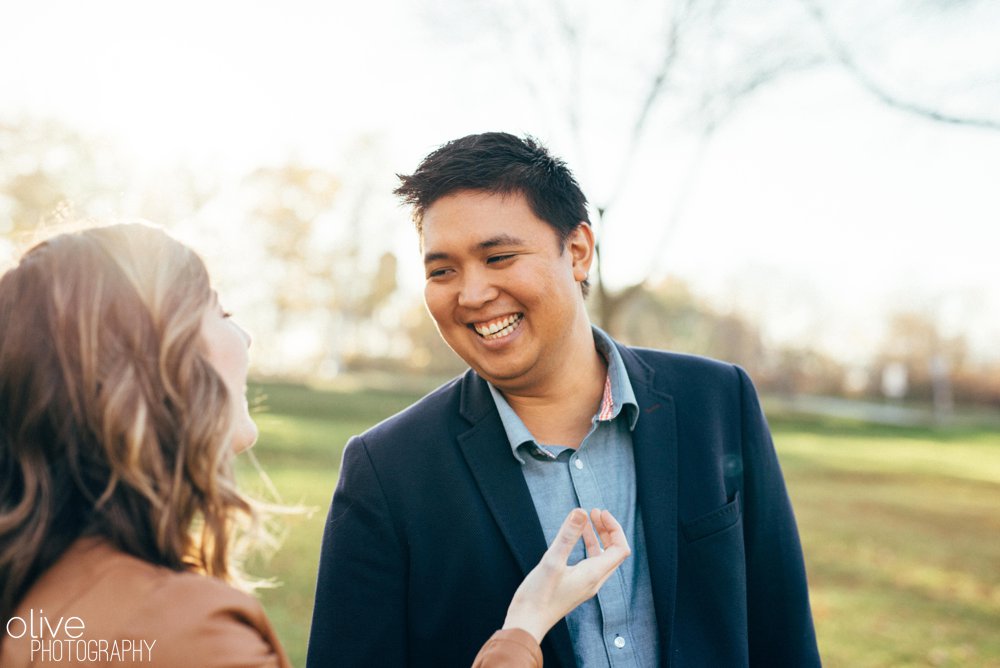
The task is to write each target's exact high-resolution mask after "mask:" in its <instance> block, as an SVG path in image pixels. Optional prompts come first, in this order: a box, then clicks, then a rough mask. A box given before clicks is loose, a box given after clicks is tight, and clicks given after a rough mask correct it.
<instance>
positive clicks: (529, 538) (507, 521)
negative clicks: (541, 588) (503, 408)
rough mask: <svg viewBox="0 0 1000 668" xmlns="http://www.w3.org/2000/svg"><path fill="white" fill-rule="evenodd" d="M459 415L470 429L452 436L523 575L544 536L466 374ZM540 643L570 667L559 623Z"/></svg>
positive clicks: (480, 385) (501, 437) (486, 397)
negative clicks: (455, 437)
mask: <svg viewBox="0 0 1000 668" xmlns="http://www.w3.org/2000/svg"><path fill="white" fill-rule="evenodd" d="M459 410H460V412H461V413H462V416H463V417H464V418H465V419H466V420H468V421H469V422H471V423H472V426H471V427H470V428H469V429H468V430H467V431H465V432H463V433H461V434H459V436H458V442H459V446H460V447H461V450H462V454H463V455H464V457H465V460H466V462H467V463H468V465H469V468H470V469H471V470H472V475H473V477H475V479H476V482H477V483H478V485H479V490H480V491H481V492H482V495H483V498H484V499H485V500H486V506H487V508H489V511H490V513H491V514H492V515H493V519H494V520H496V523H497V525H498V526H499V527H500V532H501V533H502V534H503V536H504V538H505V539H506V541H507V544H508V545H509V546H510V549H511V552H513V554H514V559H515V560H516V561H517V564H518V566H520V567H521V572H522V573H523V574H524V575H527V574H528V571H530V570H531V569H532V568H534V567H535V565H537V564H538V562H539V560H541V558H542V555H543V554H544V553H545V549H546V544H545V535H544V534H543V533H542V526H541V524H540V523H539V522H538V514H537V512H536V511H535V504H534V502H533V501H532V500H531V492H530V491H529V490H528V484H527V483H526V482H525V481H524V475H523V474H522V473H521V468H520V465H519V464H518V463H517V460H516V459H514V457H513V456H512V455H511V452H510V443H509V442H508V440H507V433H506V432H505V431H504V428H503V423H502V422H501V421H500V414H499V413H498V412H497V410H496V404H494V402H493V397H492V395H490V391H489V388H488V387H487V386H486V381H484V380H483V379H482V378H480V377H479V376H478V375H476V374H475V373H473V372H472V371H469V372H467V373H466V374H465V376H464V377H463V379H462V393H461V399H460V407H459ZM545 640H546V642H549V643H551V646H552V648H553V650H554V651H555V653H556V655H557V656H558V657H559V660H560V663H562V664H563V665H564V666H573V665H575V663H576V659H575V658H574V653H573V645H572V643H571V642H570V638H569V630H568V628H567V627H566V623H565V622H559V623H558V624H557V625H556V626H555V627H553V629H552V630H551V631H550V632H549V634H548V635H547V636H546V638H545ZM543 644H544V643H543Z"/></svg>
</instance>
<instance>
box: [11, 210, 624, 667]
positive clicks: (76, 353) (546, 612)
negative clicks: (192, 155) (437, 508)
mask: <svg viewBox="0 0 1000 668" xmlns="http://www.w3.org/2000/svg"><path fill="white" fill-rule="evenodd" d="M249 345H250V337H249V336H248V335H247V333H246V332H245V331H244V330H243V329H241V328H240V327H239V326H238V325H237V324H236V323H235V322H234V321H233V319H232V318H231V317H230V315H229V314H228V313H226V311H225V310H224V309H223V307H222V305H221V304H220V302H219V299H218V296H217V295H216V294H215V292H214V291H213V290H212V288H211V285H210V283H209V278H208V274H207V272H206V270H205V266H204V264H203V263H202V261H201V260H200V259H199V258H198V256H197V255H195V254H194V253H193V252H192V251H191V250H190V249H189V248H187V247H186V246H184V245H183V244H181V243H179V242H177V241H176V240H174V239H172V238H171V237H169V236H168V235H166V234H165V233H164V232H162V231H161V230H159V229H157V228H153V227H148V226H145V225H137V224H131V225H115V226H110V227H98V228H91V229H87V230H84V231H80V232H74V233H68V234H62V235H59V236H56V237H54V238H52V239H50V240H48V241H45V242H43V243H41V244H39V245H37V246H35V247H34V248H32V249H31V250H29V251H28V252H27V253H26V254H25V255H24V256H23V257H22V258H21V260H20V262H19V264H18V265H17V266H16V267H15V268H13V269H11V270H10V271H8V272H7V273H6V274H4V275H3V277H2V278H0V622H2V623H3V624H4V626H3V627H0V666H4V668H18V667H20V666H28V665H34V664H40V663H50V662H52V663H55V662H66V663H84V664H87V665H122V664H123V663H132V662H134V663H141V664H148V665H153V666H204V667H211V666H286V665H288V660H287V658H286V655H285V652H284V650H283V649H282V647H281V644H280V643H279V641H278V639H277V637H276V636H275V633H274V630H273V629H272V627H271V625H270V623H269V622H268V620H267V618H266V616H265V615H264V612H263V609H262V608H261V606H260V604H259V603H258V602H257V600H256V599H254V598H253V597H252V596H250V595H249V594H247V593H244V592H243V591H241V589H240V588H239V587H240V586H242V585H244V584H245V579H244V578H243V575H242V573H241V572H240V571H239V569H238V567H237V564H238V563H239V556H240V555H238V554H235V551H234V548H233V537H234V531H235V530H236V529H237V528H238V527H239V526H240V525H241V524H243V523H246V522H250V523H251V524H252V521H253V519H254V518H255V511H254V506H253V504H252V502H251V501H250V500H249V499H247V498H246V497H245V496H243V495H242V494H241V493H240V492H239V491H238V490H237V489H236V485H235V480H234V474H233V458H234V455H235V454H236V453H237V452H239V451H241V450H244V449H246V448H249V447H250V446H251V445H252V444H253V442H254V441H255V440H256V437H257V428H256V426H255V425H254V422H253V420H252V419H251V417H250V415H249V412H248V409H247V402H246V399H245V392H246V375H247V364H248V347H249ZM592 520H593V523H594V526H595V527H597V529H598V533H599V534H600V536H601V540H602V541H603V543H604V545H605V548H606V550H604V551H602V550H601V548H600V545H599V544H598V542H597V538H596V537H595V535H594V530H593V529H592V528H591V526H590V524H589V523H588V522H586V517H585V516H584V514H583V512H582V511H579V510H577V511H574V513H572V514H571V515H570V516H569V517H568V518H567V521H566V523H565V524H564V525H563V530H562V531H561V533H560V535H559V537H558V538H557V540H556V541H555V542H554V543H553V545H552V547H551V548H550V550H549V552H547V553H546V556H545V557H544V558H543V560H542V563H541V564H539V566H538V567H536V569H535V570H533V571H532V572H531V573H530V574H529V576H528V578H526V580H525V582H524V584H522V586H521V588H520V589H519V590H518V592H517V594H516V595H515V598H514V601H513V603H512V605H511V608H510V611H509V614H508V618H507V622H506V624H505V627H504V630H502V631H500V632H498V634H497V635H496V636H494V638H493V639H491V640H490V641H489V642H488V643H487V645H486V646H485V647H484V648H483V652H481V653H480V657H479V658H477V663H478V665H482V666H497V665H517V666H530V665H540V653H538V650H537V642H538V641H540V640H541V637H542V636H544V635H545V633H546V632H547V631H548V629H549V628H551V626H552V625H554V624H555V623H556V622H557V621H558V620H559V619H560V618H561V617H562V616H564V615H565V614H566V613H567V612H569V610H571V609H572V608H573V607H575V606H576V605H577V604H579V603H580V602H582V601H583V600H585V599H586V598H589V597H590V596H592V595H593V594H594V593H595V592H596V591H597V589H598V588H599V587H600V584H601V583H602V582H603V581H604V579H606V578H607V577H608V575H610V573H611V572H612V571H613V570H614V568H615V567H617V565H618V564H619V563H620V562H621V561H622V560H623V559H624V558H625V557H626V556H627V555H628V551H629V548H628V545H627V543H626V542H625V538H624V534H623V533H622V531H621V528H620V527H619V526H618V524H617V522H615V520H614V518H612V517H611V516H610V514H608V513H607V512H606V511H604V512H600V511H594V512H593V513H592ZM581 536H583V538H584V540H585V543H586V545H587V548H588V554H589V555H591V556H590V558H588V559H585V560H584V561H582V562H580V563H579V564H577V565H575V566H572V567H570V566H567V565H566V558H567V555H568V554H569V551H570V549H571V547H572V545H573V544H575V543H576V541H577V540H579V538H580V537H581ZM234 585H235V586H234Z"/></svg>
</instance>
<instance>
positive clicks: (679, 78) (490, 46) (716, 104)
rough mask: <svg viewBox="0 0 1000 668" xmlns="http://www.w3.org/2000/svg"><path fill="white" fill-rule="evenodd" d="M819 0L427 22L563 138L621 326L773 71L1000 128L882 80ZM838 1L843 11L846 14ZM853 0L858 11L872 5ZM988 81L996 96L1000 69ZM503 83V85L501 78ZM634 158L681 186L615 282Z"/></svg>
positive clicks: (605, 313) (592, 7)
mask: <svg viewBox="0 0 1000 668" xmlns="http://www.w3.org/2000/svg"><path fill="white" fill-rule="evenodd" d="M821 3H822V0H798V2H794V1H792V2H778V3H775V2H763V1H757V2H754V1H749V2H733V1H732V0H631V1H629V2H626V3H601V2H596V1H595V2H588V1H585V0H578V1H574V2H570V1H569V0H548V1H547V2H540V1H535V2H527V1H524V0H490V1H488V2H487V1H485V0H480V1H479V2H476V1H475V0H472V1H469V0H466V1H465V2H463V3H462V8H463V11H462V12H457V13H456V12H453V11H452V10H453V9H454V4H453V3H451V2H446V1H444V0H442V1H440V2H438V3H437V5H436V6H435V7H434V9H433V10H431V11H430V12H428V16H427V18H428V21H429V22H431V23H432V24H433V26H434V27H433V30H434V31H435V34H436V35H439V36H448V37H450V38H451V39H453V40H457V41H458V42H460V43H461V45H462V46H463V48H465V49H468V48H470V47H471V48H472V53H474V54H477V55H478V56H479V57H480V58H481V59H482V60H483V61H484V62H485V61H487V60H490V59H497V56H500V58H499V60H494V62H501V63H502V66H501V68H500V70H499V71H500V72H506V73H507V74H509V75H510V77H511V78H512V79H513V80H514V81H515V82H519V84H518V85H520V86H521V87H522V88H523V89H526V90H527V91H529V92H530V94H531V97H532V99H534V100H535V102H536V105H537V107H538V109H539V115H540V117H541V118H542V119H547V124H548V126H549V127H550V128H551V130H552V132H551V134H552V135H553V136H556V137H558V136H560V135H563V139H564V140H565V142H566V144H567V145H568V146H569V147H570V151H569V152H570V153H571V154H572V155H571V158H572V159H571V162H572V164H573V165H574V167H575V170H576V171H577V173H578V175H580V176H581V181H583V182H584V185H585V190H586V191H587V192H589V193H591V199H592V204H593V205H594V211H595V213H596V215H595V216H594V223H595V233H596V235H597V242H598V253H597V265H596V268H595V275H594V281H593V282H594V292H595V296H596V300H595V301H596V304H595V312H596V313H595V316H596V320H597V321H598V323H599V324H600V325H601V326H602V327H604V328H606V329H609V330H610V331H612V332H614V331H615V330H617V329H618V327H619V324H618V319H619V318H620V317H621V314H622V312H623V308H624V306H625V305H627V304H628V303H629V302H630V301H631V300H632V299H633V298H635V297H636V296H637V295H638V294H640V293H641V291H642V288H643V286H644V285H645V284H646V282H647V281H648V279H649V277H650V276H651V275H652V274H654V272H655V270H656V268H657V263H658V262H659V258H661V257H662V256H663V254H664V251H665V250H666V249H667V248H668V246H669V244H670V241H671V237H672V235H673V233H674V230H675V228H676V226H677V224H678V221H679V220H680V219H681V217H682V216H683V211H684V206H685V203H686V199H687V196H688V194H689V193H690V191H691V190H692V188H693V186H694V185H695V184H696V183H697V179H698V172H699V166H700V164H701V160H702V158H703V156H704V155H705V152H706V149H707V147H708V146H709V144H710V142H711V140H712V138H713V137H714V136H715V134H716V132H717V130H718V129H719V128H720V127H721V126H723V125H724V124H725V123H726V121H727V120H728V119H729V118H730V117H732V115H733V114H734V113H735V112H736V111H738V110H739V109H740V107H741V105H743V104H744V103H745V102H746V101H748V100H749V99H751V98H752V97H753V96H754V95H755V94H757V93H759V92H760V91H762V90H764V89H766V88H767V87H768V86H770V85H772V84H773V83H775V82H776V81H778V80H779V79H782V78H784V77H788V76H790V75H794V74H798V73H802V72H804V71H806V70H810V69H814V68H818V67H820V66H824V65H827V66H828V65H836V66H838V67H842V68H844V69H845V70H846V71H847V72H848V73H849V74H850V75H851V76H852V77H853V78H854V79H855V80H857V81H858V83H859V84H860V85H861V86H862V87H864V88H865V89H866V90H867V91H868V92H870V93H871V94H872V95H874V96H875V97H876V98H877V99H878V100H879V101H881V102H882V103H883V104H886V105H888V106H889V107H892V108H895V109H898V110H900V111H902V112H906V113H910V114H916V115H918V116H921V117H923V118H926V119H928V120H932V121H936V122H942V123H948V124H954V125H964V126H970V127H978V128H984V129H989V130H995V129H1000V124H998V122H997V119H996V118H991V117H990V116H989V115H988V114H976V113H964V112H961V111H954V110H952V108H951V107H950V106H949V105H944V104H941V103H940V101H938V102H936V103H931V102H925V101H923V100H925V99H926V97H925V96H923V95H912V94H908V93H907V92H904V91H901V90H898V89H896V88H890V87H889V86H887V85H885V84H884V83H882V82H881V80H880V79H878V78H877V77H876V76H875V75H873V74H872V73H871V72H870V69H869V68H868V67H867V66H866V65H865V64H864V62H865V61H864V59H863V58H862V57H861V56H860V55H859V52H860V51H861V49H860V46H859V42H858V41H849V40H845V39H843V38H842V37H841V33H839V32H838V30H837V26H838V25H840V24H839V23H838V24H834V22H832V21H831V20H830V16H829V15H828V14H829V13H828V12H827V10H826V9H825V8H824V6H823V4H821ZM826 4H827V5H831V3H829V2H828V3H826ZM874 4H875V5H879V6H880V7H881V8H882V10H883V13H884V14H886V15H888V17H889V18H890V19H892V18H898V17H899V16H900V15H902V14H904V13H906V12H911V13H912V12H922V14H923V15H924V18H925V19H926V20H927V21H933V20H934V19H935V18H936V17H940V16H942V15H943V14H945V13H949V12H957V11H959V9H956V6H959V5H961V6H962V7H963V8H966V9H967V8H968V7H970V6H980V5H984V4H986V3H983V2H981V1H979V0H966V1H965V2H961V3H949V2H944V1H941V2H934V1H933V0H927V1H926V2H923V3H916V4H917V5H920V7H919V8H917V9H914V8H913V7H912V6H909V5H913V3H902V4H899V3H896V4H892V3H889V4H888V5H887V4H886V3H884V2H883V3H874ZM834 6H836V7H838V8H839V9H840V12H839V14H840V15H843V14H845V13H849V12H850V10H847V9H844V8H843V7H841V6H840V4H839V3H838V4H837V5H834ZM851 6H853V7H855V11H858V12H860V11H861V10H860V8H862V7H864V3H861V4H853V5H851ZM859 16H860V15H859ZM849 20H850V17H849V16H848V17H847V19H845V21H848V22H849ZM892 25H893V23H892V21H891V20H886V19H885V17H884V16H883V18H882V20H881V21H879V22H873V23H872V25H871V26H869V27H870V31H869V33H868V34H869V37H870V39H872V40H879V39H882V40H885V41H887V42H892V43H895V42H897V41H898V40H899V39H901V37H900V36H899V35H896V34H894V33H892V31H891V26H892ZM473 38H474V39H475V41H472V40H473ZM993 71H994V72H995V67H994V69H993ZM951 74H952V80H953V81H954V80H955V79H956V76H955V75H954V73H951ZM992 81H993V83H994V85H993V86H992V88H991V90H992V92H993V93H994V99H993V101H994V102H995V92H996V86H995V82H996V80H995V75H994V78H993V79H992ZM504 84H505V82H504V81H503V80H502V79H499V78H498V79H497V81H496V85H497V86H503V85H504ZM916 85H917V86H919V85H921V82H920V81H918V82H916ZM542 124H546V120H543V121H542ZM597 156H600V161H599V162H598V161H595V157H597ZM640 164H642V165H643V166H644V169H645V170H647V171H648V170H650V169H652V170H656V171H658V172H662V173H664V174H667V173H670V174H672V175H673V180H672V181H670V182H669V184H662V185H661V186H660V187H661V191H660V192H658V195H659V196H660V198H661V201H662V202H663V206H662V207H660V210H659V211H657V212H656V213H655V214H653V215H655V216H656V219H657V220H658V225H657V229H658V233H656V234H655V235H654V238H646V239H643V241H642V258H643V259H640V261H639V262H638V264H639V265H643V264H645V267H644V269H642V270H639V271H638V272H635V271H633V276H634V275H636V274H638V276H639V278H638V280H633V281H632V282H631V283H627V284H625V285H621V281H614V280H612V277H611V276H609V267H608V266H607V265H606V263H605V262H604V261H602V260H604V257H605V255H606V254H607V249H608V247H609V246H610V245H612V244H617V243H620V242H621V240H622V234H623V233H622V231H621V230H622V229H623V225H622V223H623V222H624V221H622V220H621V219H620V216H621V214H620V213H619V212H620V210H621V209H622V203H623V202H624V201H626V200H628V199H629V198H630V195H631V193H634V189H635V188H636V185H635V183H636V181H637V180H641V179H637V176H638V177H643V176H645V175H644V174H638V175H637V173H636V171H637V168H638V165H640ZM648 181H649V179H648V178H647V179H646V182H647V183H648ZM630 243H633V244H634V241H632V242H630ZM613 285H618V286H619V287H617V288H613V287H612V286H613Z"/></svg>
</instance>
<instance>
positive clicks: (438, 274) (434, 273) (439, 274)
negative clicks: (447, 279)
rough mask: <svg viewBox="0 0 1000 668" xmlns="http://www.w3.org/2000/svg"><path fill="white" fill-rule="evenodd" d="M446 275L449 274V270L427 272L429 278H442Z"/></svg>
mask: <svg viewBox="0 0 1000 668" xmlns="http://www.w3.org/2000/svg"><path fill="white" fill-rule="evenodd" d="M446 273H448V270H447V269H431V270H430V271H428V272H427V278H441V277H442V276H444V275H445V274H446Z"/></svg>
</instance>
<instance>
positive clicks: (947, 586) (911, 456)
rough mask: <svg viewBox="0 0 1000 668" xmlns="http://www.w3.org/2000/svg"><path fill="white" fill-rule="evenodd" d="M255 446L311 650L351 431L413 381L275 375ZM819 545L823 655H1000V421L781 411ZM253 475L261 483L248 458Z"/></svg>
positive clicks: (950, 658)
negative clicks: (400, 385) (323, 554)
mask: <svg viewBox="0 0 1000 668" xmlns="http://www.w3.org/2000/svg"><path fill="white" fill-rule="evenodd" d="M255 391H256V392H257V393H258V394H259V395H261V396H262V397H263V399H262V408H261V410H260V411H259V412H258V413H257V416H256V417H257V421H258V424H259V425H260V429H261V437H260V441H259V442H258V444H257V446H256V447H255V449H254V450H255V452H256V456H257V458H258V459H259V460H260V462H261V464H262V466H263V468H264V470H265V471H266V472H267V473H268V475H269V476H270V478H271V479H272V480H273V482H274V485H275V486H276V487H277V489H278V490H279V491H280V494H281V497H282V500H283V501H284V502H285V503H287V504H301V505H303V506H306V507H312V508H313V509H314V510H315V512H313V513H312V514H311V515H305V514H302V515H296V516H292V517H290V518H289V519H287V520H286V521H285V524H286V526H287V527H288V528H287V533H286V535H285V537H284V542H283V544H282V547H281V548H280V549H279V550H278V551H277V552H276V553H275V554H274V555H273V556H271V557H270V558H269V559H267V560H262V559H258V560H256V561H255V562H254V563H252V564H251V570H252V572H253V573H254V574H256V575H261V576H270V577H273V578H274V579H275V580H276V581H277V583H278V585H279V586H277V587H275V588H273V589H268V590H265V591H264V592H263V593H262V594H261V598H262V600H263V602H264V606H265V608H266V609H267V612H268V614H269V615H270V617H271V619H272V620H273V622H274V624H275V626H276V628H277V630H278V634H279V636H280V637H281V639H282V641H283V642H284V644H285V646H286V649H287V650H288V652H289V655H290V656H291V658H292V661H293V663H294V665H296V666H301V665H303V664H304V661H305V659H304V657H305V647H306V641H307V638H308V631H309V620H310V617H311V614H312V597H313V586H314V581H315V573H316V563H317V559H318V551H319V542H320V536H321V534H322V530H323V521H324V519H325V514H326V507H327V504H328V503H329V499H330V494H331V492H332V491H333V487H334V485H335V483H336V479H337V468H338V466H339V463H340V455H341V451H342V449H343V446H344V443H345V442H346V440H347V438H348V437H349V436H350V435H352V434H355V433H358V432H360V431H362V430H363V429H365V428H366V427H368V426H370V425H372V424H374V423H375V422H377V421H378V420H380V419H382V418H383V417H386V416H388V415H391V414H392V413H393V412H395V411H396V410H399V409H400V408H402V407H404V406H406V405H407V404H408V403H410V402H411V401H412V400H413V399H414V398H415V396H416V395H414V394H412V393H407V392H390V391H373V390H368V391H355V392H351V393H345V392H333V391H318V390H311V389H307V388H303V387H296V386H282V385H266V386H258V387H257V388H255ZM771 422H772V428H773V431H774V437H775V442H776V444H777V449H778V453H779V456H780V458H781V462H782V466H783V468H784V471H785V476H786V479H787V482H788V487H789V491H790V494H791V496H792V501H793V503H794V504H795V509H796V514H797V516H798V521H799V529H800V532H801V534H802V541H803V547H804V549H805V552H806V560H807V568H808V571H809V577H810V588H811V592H812V602H813V614H814V617H815V620H816V627H817V633H818V635H819V642H820V651H821V653H822V655H823V660H824V664H825V665H826V666H829V667H838V666H850V667H852V668H853V667H858V666H862V667H863V666H873V667H874V666H887V667H888V666H893V667H896V666H1000V513H998V510H1000V429H988V428H979V429H974V428H963V429H961V430H950V431H939V430H933V429H929V428H928V429H918V428H893V427H876V426H871V425H864V424H857V423H849V422H844V421H833V420H823V419H808V418H800V417H789V416H781V415H777V416H771ZM241 482H242V483H243V484H244V487H246V488H257V489H261V487H262V483H261V481H260V477H259V475H258V474H257V473H256V471H255V470H254V469H253V467H251V466H250V465H249V463H248V462H246V461H244V462H243V463H242V464H241Z"/></svg>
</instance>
